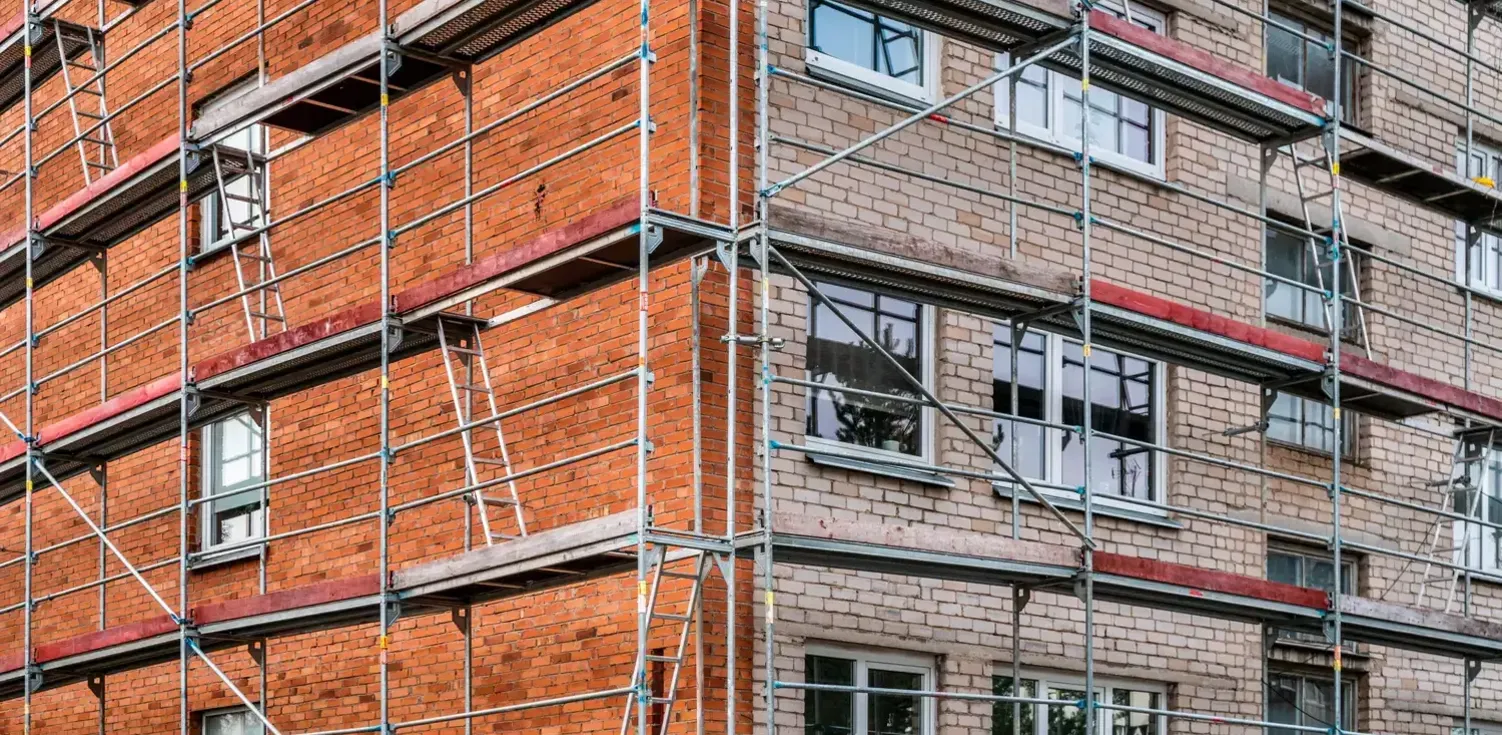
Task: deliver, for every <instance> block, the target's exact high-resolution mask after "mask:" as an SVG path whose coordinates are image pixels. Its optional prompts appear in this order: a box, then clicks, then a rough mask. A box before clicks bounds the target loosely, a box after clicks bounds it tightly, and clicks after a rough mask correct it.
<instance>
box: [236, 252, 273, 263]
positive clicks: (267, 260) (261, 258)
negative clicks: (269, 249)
mask: <svg viewBox="0 0 1502 735" xmlns="http://www.w3.org/2000/svg"><path fill="white" fill-rule="evenodd" d="M239 255H240V257H242V258H245V259H246V260H255V261H259V262H262V263H270V262H271V258H268V257H266V256H264V255H260V254H258V253H244V252H242V253H240V254H239Z"/></svg>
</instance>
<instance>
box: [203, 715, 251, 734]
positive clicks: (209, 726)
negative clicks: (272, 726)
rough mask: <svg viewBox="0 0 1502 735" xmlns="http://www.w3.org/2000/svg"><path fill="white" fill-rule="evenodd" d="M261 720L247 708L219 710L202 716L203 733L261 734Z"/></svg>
mask: <svg viewBox="0 0 1502 735" xmlns="http://www.w3.org/2000/svg"><path fill="white" fill-rule="evenodd" d="M262 727H263V726H262V725H261V721H260V720H258V719H256V717H255V715H253V714H251V713H250V711H249V710H240V711H235V712H221V713H218V714H212V715H206V716H205V717H204V718H203V733H204V735H261V734H262V733H263V732H264V730H263V729H262Z"/></svg>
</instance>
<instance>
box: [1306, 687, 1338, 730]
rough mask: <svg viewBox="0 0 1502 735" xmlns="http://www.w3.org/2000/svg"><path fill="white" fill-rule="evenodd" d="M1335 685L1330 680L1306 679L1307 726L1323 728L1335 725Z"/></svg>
mask: <svg viewBox="0 0 1502 735" xmlns="http://www.w3.org/2000/svg"><path fill="white" fill-rule="evenodd" d="M1334 692H1335V685H1334V682H1331V681H1329V680H1325V681H1320V680H1318V679H1314V678H1309V677H1306V678H1305V679H1304V706H1303V708H1302V709H1303V710H1304V718H1305V724H1307V725H1313V726H1316V727H1323V726H1327V725H1333V724H1335V695H1334Z"/></svg>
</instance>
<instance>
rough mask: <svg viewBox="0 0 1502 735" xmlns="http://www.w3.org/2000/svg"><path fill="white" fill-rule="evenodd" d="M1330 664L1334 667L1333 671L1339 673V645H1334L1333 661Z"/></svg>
mask: <svg viewBox="0 0 1502 735" xmlns="http://www.w3.org/2000/svg"><path fill="white" fill-rule="evenodd" d="M1332 666H1333V668H1334V669H1335V673H1337V674H1339V673H1340V647H1339V646H1336V647H1335V663H1334V664H1332Z"/></svg>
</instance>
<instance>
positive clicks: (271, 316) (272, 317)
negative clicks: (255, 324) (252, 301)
mask: <svg viewBox="0 0 1502 735" xmlns="http://www.w3.org/2000/svg"><path fill="white" fill-rule="evenodd" d="M250 315H251V316H253V317H255V318H257V319H270V320H271V321H274V322H284V321H287V320H286V318H284V317H280V316H277V315H276V314H262V313H261V312H259V311H252V312H250Z"/></svg>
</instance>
